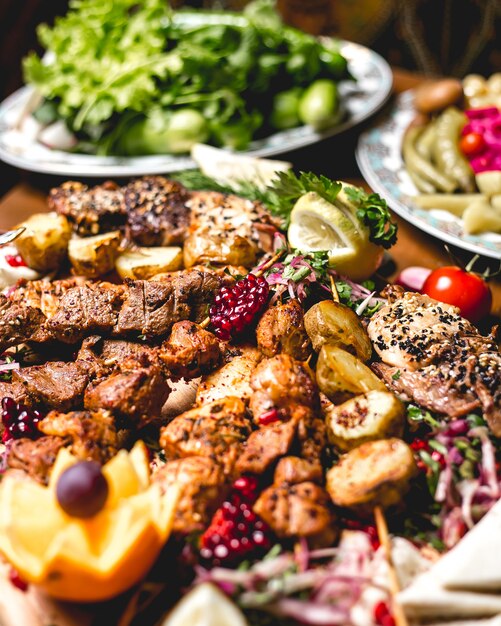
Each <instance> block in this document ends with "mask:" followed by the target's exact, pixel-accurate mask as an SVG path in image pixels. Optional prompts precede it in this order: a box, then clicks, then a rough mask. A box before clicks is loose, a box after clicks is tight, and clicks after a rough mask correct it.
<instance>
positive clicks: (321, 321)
mask: <svg viewBox="0 0 501 626" xmlns="http://www.w3.org/2000/svg"><path fill="white" fill-rule="evenodd" d="M304 325H305V328H306V332H307V333H308V335H309V337H310V340H311V343H312V344H313V349H314V350H315V351H316V352H318V351H319V350H320V349H321V348H322V346H323V345H324V344H326V343H330V344H334V345H336V346H339V347H340V348H343V350H347V351H348V352H351V353H352V354H354V355H355V356H357V357H358V358H359V359H361V360H362V361H364V362H365V361H368V360H369V358H370V356H371V354H372V344H371V340H370V339H369V335H368V334H367V331H366V330H365V328H364V327H363V326H362V324H361V323H360V319H359V318H358V315H357V314H356V313H355V311H353V310H352V309H350V308H349V307H347V306H345V305H344V304H341V303H339V302H334V300H323V301H322V302H318V303H317V304H314V305H313V306H312V307H311V309H309V310H308V311H307V312H306V314H305V316H304Z"/></svg>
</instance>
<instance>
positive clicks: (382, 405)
mask: <svg viewBox="0 0 501 626" xmlns="http://www.w3.org/2000/svg"><path fill="white" fill-rule="evenodd" d="M321 409H322V415H323V416H324V418H325V424H326V426H327V436H328V437H329V440H330V441H331V442H332V443H333V444H334V446H335V447H336V448H337V449H338V450H340V451H341V452H348V450H352V449H353V448H356V447H357V446H359V445H361V444H362V443H365V442H366V441H373V440H374V439H384V438H386V437H400V436H402V434H403V431H404V415H405V409H404V405H403V403H402V402H401V401H400V400H399V399H398V398H397V397H396V396H394V395H393V394H392V393H390V392H389V391H369V392H368V393H364V394H362V395H360V396H356V397H355V398H351V400H347V401H346V402H343V404H339V405H337V406H336V405H334V404H332V402H330V401H329V400H328V399H327V398H325V396H323V394H322V398H321Z"/></svg>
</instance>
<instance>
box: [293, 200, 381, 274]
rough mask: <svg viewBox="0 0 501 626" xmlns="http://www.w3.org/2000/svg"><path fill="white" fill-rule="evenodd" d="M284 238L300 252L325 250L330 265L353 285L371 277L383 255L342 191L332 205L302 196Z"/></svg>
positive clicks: (295, 206) (295, 207)
mask: <svg viewBox="0 0 501 626" xmlns="http://www.w3.org/2000/svg"><path fill="white" fill-rule="evenodd" d="M287 236H288V239H289V243H290V244H291V246H292V247H294V248H297V249H298V250H301V251H303V252H316V251H319V250H326V251H327V252H328V254H329V265H330V266H331V267H333V268H335V269H336V270H337V271H338V272H339V273H340V274H344V275H346V276H349V277H350V278H351V279H353V280H356V281H357V280H364V279H365V278H368V277H369V276H370V275H371V274H373V272H374V271H375V270H376V269H377V267H378V265H379V263H380V261H381V258H382V254H383V250H382V248H380V247H379V246H376V245H374V244H373V243H371V242H370V241H369V233H368V231H367V228H366V227H365V225H364V224H362V223H361V222H360V221H359V219H358V218H357V215H356V207H355V206H354V205H353V204H352V203H351V202H350V200H349V199H348V198H347V197H346V195H345V194H344V192H343V191H341V192H340V193H339V195H338V198H337V199H336V203H335V204H334V203H331V202H328V201H327V200H325V199H324V198H322V197H321V196H320V195H318V194H317V193H316V192H314V191H310V192H308V193H306V194H304V195H303V196H301V197H300V198H299V200H298V201H297V202H296V204H295V205H294V208H293V209H292V212H291V218H290V226H289V230H288V233H287Z"/></svg>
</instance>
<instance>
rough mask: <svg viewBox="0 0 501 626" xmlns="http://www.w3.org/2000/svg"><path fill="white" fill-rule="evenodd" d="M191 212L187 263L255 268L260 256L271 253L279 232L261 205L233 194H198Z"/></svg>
mask: <svg viewBox="0 0 501 626" xmlns="http://www.w3.org/2000/svg"><path fill="white" fill-rule="evenodd" d="M187 206H188V208H189V210H190V211H191V220H190V228H189V236H188V237H187V239H186V241H185V244H184V263H185V266H186V267H191V266H193V265H196V264H197V263H214V264H217V265H225V264H230V265H243V266H244V267H247V268H250V267H253V266H254V265H255V263H256V259H257V256H258V254H260V253H263V252H271V251H272V249H273V236H274V233H275V231H276V228H275V226H274V225H273V224H272V222H271V218H270V216H269V214H268V213H267V212H266V211H265V209H264V207H263V206H262V205H261V204H259V203H258V202H252V201H251V200H246V199H244V198H240V197H238V196H235V195H232V194H222V193H218V192H214V191H198V192H194V193H192V194H191V198H190V200H189V201H188V203H187Z"/></svg>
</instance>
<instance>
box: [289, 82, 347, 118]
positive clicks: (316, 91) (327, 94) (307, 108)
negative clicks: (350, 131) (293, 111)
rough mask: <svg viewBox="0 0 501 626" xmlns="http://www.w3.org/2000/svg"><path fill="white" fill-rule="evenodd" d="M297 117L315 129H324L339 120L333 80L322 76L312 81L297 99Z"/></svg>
mask: <svg viewBox="0 0 501 626" xmlns="http://www.w3.org/2000/svg"><path fill="white" fill-rule="evenodd" d="M298 112H299V119H300V120H301V121H302V122H303V123H304V124H309V125H310V126H312V127H313V128H314V129H315V130H324V129H326V128H329V127H330V126H333V125H334V124H335V123H336V122H337V121H338V120H339V99H338V92H337V85H336V83H335V82H334V81H332V80H328V79H326V78H322V79H320V80H316V81H315V82H314V83H312V84H311V85H310V86H309V87H308V88H307V89H306V90H305V92H304V93H303V95H302V96H301V99H300V101H299V110H298Z"/></svg>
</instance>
